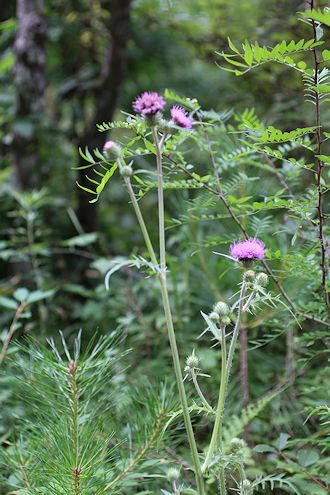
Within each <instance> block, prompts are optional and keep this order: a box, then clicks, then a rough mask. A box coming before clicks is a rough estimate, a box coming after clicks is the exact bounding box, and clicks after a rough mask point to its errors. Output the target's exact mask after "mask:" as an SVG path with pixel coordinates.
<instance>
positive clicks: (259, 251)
mask: <svg viewBox="0 0 330 495" xmlns="http://www.w3.org/2000/svg"><path fill="white" fill-rule="evenodd" d="M265 253H266V247H265V244H264V243H263V242H262V241H260V240H259V239H253V238H250V239H247V240H246V241H238V242H235V243H234V244H232V245H231V246H230V254H231V255H232V257H233V258H235V259H236V260H238V261H243V262H244V261H253V260H257V259H259V260H262V259H264V257H265Z"/></svg>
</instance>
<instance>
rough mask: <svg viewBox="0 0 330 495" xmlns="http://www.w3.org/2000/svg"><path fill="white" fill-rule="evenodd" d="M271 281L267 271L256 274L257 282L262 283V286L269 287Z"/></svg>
mask: <svg viewBox="0 0 330 495" xmlns="http://www.w3.org/2000/svg"><path fill="white" fill-rule="evenodd" d="M268 282H269V279H268V275H266V273H263V272H262V273H258V275H257V276H256V284H258V285H261V287H267V285H268Z"/></svg>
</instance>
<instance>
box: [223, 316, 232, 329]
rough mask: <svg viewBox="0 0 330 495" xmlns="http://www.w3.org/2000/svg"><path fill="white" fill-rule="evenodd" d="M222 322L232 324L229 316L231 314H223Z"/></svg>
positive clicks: (226, 324)
mask: <svg viewBox="0 0 330 495" xmlns="http://www.w3.org/2000/svg"><path fill="white" fill-rule="evenodd" d="M220 323H221V324H222V325H223V326H225V327H227V326H228V325H230V324H231V319H230V318H229V316H223V317H222V318H221V319H220Z"/></svg>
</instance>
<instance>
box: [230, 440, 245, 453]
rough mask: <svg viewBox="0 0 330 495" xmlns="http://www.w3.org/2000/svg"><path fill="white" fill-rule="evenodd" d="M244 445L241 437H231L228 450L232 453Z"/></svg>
mask: <svg viewBox="0 0 330 495" xmlns="http://www.w3.org/2000/svg"><path fill="white" fill-rule="evenodd" d="M244 447H245V442H244V440H242V439H241V438H232V439H231V441H230V451H231V452H232V453H236V452H239V451H240V450H242V449H243V448H244Z"/></svg>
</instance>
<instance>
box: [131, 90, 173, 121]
mask: <svg viewBox="0 0 330 495" xmlns="http://www.w3.org/2000/svg"><path fill="white" fill-rule="evenodd" d="M165 105H166V102H165V100H164V98H163V97H162V96H160V95H159V94H158V93H156V92H155V91H145V92H144V93H142V94H141V95H139V96H137V97H136V98H135V100H134V101H133V110H134V111H135V112H137V113H140V114H141V115H144V116H145V115H147V116H150V115H155V114H156V113H157V112H159V111H161V110H163V109H164V107H165Z"/></svg>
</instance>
